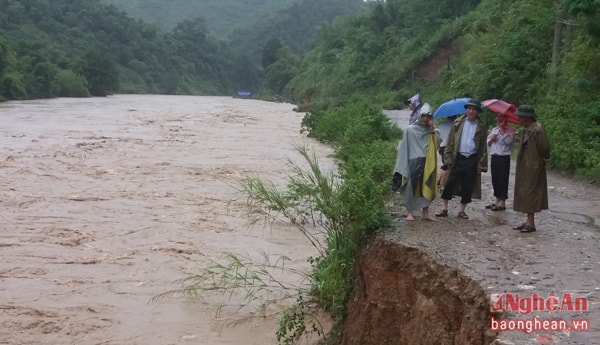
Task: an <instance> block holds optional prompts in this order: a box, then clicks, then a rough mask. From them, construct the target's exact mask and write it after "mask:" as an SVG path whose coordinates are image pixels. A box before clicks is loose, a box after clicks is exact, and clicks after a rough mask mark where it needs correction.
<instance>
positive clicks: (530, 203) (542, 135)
mask: <svg viewBox="0 0 600 345" xmlns="http://www.w3.org/2000/svg"><path fill="white" fill-rule="evenodd" d="M516 115H517V116H518V117H519V121H520V122H521V124H522V125H523V127H524V129H523V130H522V131H521V134H520V140H519V143H520V145H519V151H518V155H517V168H516V173H515V196H514V199H515V200H514V204H513V209H514V210H515V211H519V212H524V213H527V221H526V222H525V223H523V224H521V225H519V226H516V227H514V228H513V229H515V230H520V231H521V232H533V231H536V228H535V212H540V211H541V210H547V209H548V181H547V179H546V161H547V160H548V159H550V143H549V141H548V136H547V135H546V131H545V130H544V128H543V127H542V126H541V125H540V124H539V122H537V114H536V112H535V109H534V108H533V107H532V106H531V105H527V104H524V105H521V106H519V109H518V110H517V112H516Z"/></svg>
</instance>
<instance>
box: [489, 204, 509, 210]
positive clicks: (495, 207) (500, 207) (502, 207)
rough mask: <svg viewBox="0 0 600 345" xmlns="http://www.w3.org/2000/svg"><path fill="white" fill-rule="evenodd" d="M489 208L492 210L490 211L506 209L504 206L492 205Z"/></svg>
mask: <svg viewBox="0 0 600 345" xmlns="http://www.w3.org/2000/svg"><path fill="white" fill-rule="evenodd" d="M490 210H492V211H504V210H506V207H504V206H497V205H494V206H493V207H492V208H490Z"/></svg>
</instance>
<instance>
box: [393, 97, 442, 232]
mask: <svg viewBox="0 0 600 345" xmlns="http://www.w3.org/2000/svg"><path fill="white" fill-rule="evenodd" d="M438 135H439V132H438V131H437V130H436V129H435V127H434V125H433V112H432V109H431V106H430V105H429V104H427V103H425V104H424V105H423V107H421V111H420V115H419V117H418V119H417V123H415V124H413V125H410V126H408V128H407V129H406V131H405V132H404V137H403V138H402V141H400V144H399V145H398V156H397V158H396V166H395V168H394V175H395V176H396V177H398V178H399V176H402V177H401V180H400V182H399V183H397V184H396V185H395V186H394V187H392V189H397V188H399V189H400V193H401V195H402V200H403V202H404V204H405V205H406V208H407V209H408V215H407V216H406V220H408V221H413V220H415V217H414V214H413V212H414V211H415V210H417V209H419V208H422V209H423V215H422V218H421V219H422V220H433V218H432V217H431V215H430V214H429V204H430V203H431V201H432V200H433V199H434V198H435V193H436V173H437V147H438V142H439V138H438ZM398 178H396V180H398Z"/></svg>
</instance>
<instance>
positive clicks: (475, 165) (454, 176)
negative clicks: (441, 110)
mask: <svg viewBox="0 0 600 345" xmlns="http://www.w3.org/2000/svg"><path fill="white" fill-rule="evenodd" d="M465 110H466V112H465V114H464V115H462V116H461V117H459V118H458V119H457V120H456V121H454V125H453V126H452V128H450V133H449V134H448V140H447V142H446V149H445V150H444V165H443V166H442V169H444V170H448V171H449V172H450V173H449V175H448V180H447V181H446V186H445V187H444V191H443V193H442V207H443V208H442V210H441V211H440V212H438V213H436V214H435V216H436V217H447V216H448V201H449V200H451V199H452V196H454V195H458V196H460V197H461V200H460V208H459V211H458V215H457V216H458V218H461V219H469V216H468V215H467V213H466V212H465V209H466V207H467V204H469V203H470V202H471V201H472V198H475V199H481V174H480V173H481V172H486V171H487V165H488V158H487V142H486V139H487V132H488V128H487V125H486V124H485V123H484V122H483V121H481V119H480V118H479V113H480V112H481V102H479V101H478V100H475V99H470V100H469V101H468V102H467V103H466V104H465Z"/></svg>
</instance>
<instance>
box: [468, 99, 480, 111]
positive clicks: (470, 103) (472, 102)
mask: <svg viewBox="0 0 600 345" xmlns="http://www.w3.org/2000/svg"><path fill="white" fill-rule="evenodd" d="M469 106H471V107H475V108H477V109H479V111H481V102H479V101H478V100H476V99H472V98H471V99H470V100H469V101H468V102H467V104H465V109H467V107H469Z"/></svg>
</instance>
